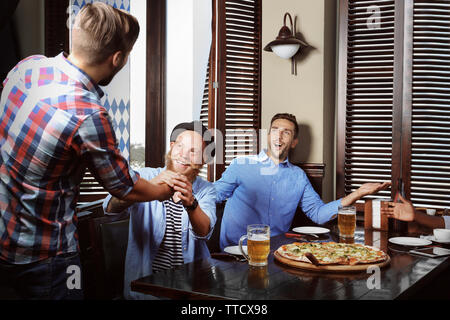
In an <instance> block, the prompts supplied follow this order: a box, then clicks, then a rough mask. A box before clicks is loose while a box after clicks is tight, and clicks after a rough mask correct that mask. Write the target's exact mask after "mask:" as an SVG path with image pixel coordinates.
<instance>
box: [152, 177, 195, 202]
mask: <svg viewBox="0 0 450 320" xmlns="http://www.w3.org/2000/svg"><path fill="white" fill-rule="evenodd" d="M151 182H152V183H154V184H156V185H157V186H159V187H161V188H162V189H163V192H162V195H161V197H160V198H159V199H158V200H160V201H162V200H167V199H170V197H173V199H174V201H175V202H178V201H179V200H181V202H182V203H183V206H185V207H187V206H191V205H192V204H193V203H194V195H193V194H192V183H191V182H190V181H189V180H188V178H186V176H184V175H182V174H180V173H177V172H174V171H171V170H164V171H162V172H161V173H160V174H159V175H157V176H156V177H154V178H153V179H152V180H151Z"/></svg>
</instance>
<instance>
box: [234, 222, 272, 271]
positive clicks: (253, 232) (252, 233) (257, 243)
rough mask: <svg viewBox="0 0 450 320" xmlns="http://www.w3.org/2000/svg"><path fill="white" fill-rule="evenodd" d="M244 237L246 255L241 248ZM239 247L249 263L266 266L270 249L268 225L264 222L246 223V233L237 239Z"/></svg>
mask: <svg viewBox="0 0 450 320" xmlns="http://www.w3.org/2000/svg"><path fill="white" fill-rule="evenodd" d="M245 239H247V252H248V255H247V254H246V253H245V252H244V249H243V248H242V243H243V242H244V240H245ZM239 248H240V249H241V253H242V255H243V256H244V257H245V259H247V260H248V263H249V265H251V266H266V265H267V257H268V256H269V251H270V227H269V226H268V225H265V224H251V225H248V226H247V234H246V235H243V236H242V237H241V238H240V239H239Z"/></svg>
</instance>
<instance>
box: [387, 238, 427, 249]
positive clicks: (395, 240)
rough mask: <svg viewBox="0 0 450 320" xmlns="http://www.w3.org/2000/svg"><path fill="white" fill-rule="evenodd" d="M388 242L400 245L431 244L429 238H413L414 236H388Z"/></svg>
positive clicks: (418, 245)
mask: <svg viewBox="0 0 450 320" xmlns="http://www.w3.org/2000/svg"><path fill="white" fill-rule="evenodd" d="M389 242H391V243H394V244H399V245H402V246H411V247H420V246H427V245H429V244H431V241H430V240H426V239H420V238H414V237H395V238H389Z"/></svg>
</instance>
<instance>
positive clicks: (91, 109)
mask: <svg viewBox="0 0 450 320" xmlns="http://www.w3.org/2000/svg"><path fill="white" fill-rule="evenodd" d="M110 30H113V31H110ZM138 34H139V24H138V22H137V20H136V19H135V18H134V17H133V16H131V15H129V14H128V13H126V12H124V11H121V10H117V9H114V8H113V7H111V6H108V5H105V4H103V3H99V2H97V3H94V4H87V5H86V6H85V7H83V9H82V10H81V11H80V13H79V15H78V16H77V19H76V21H75V27H74V29H73V32H72V53H71V54H70V55H69V56H68V57H65V55H64V54H63V53H61V54H60V55H58V56H56V57H54V58H46V57H44V56H32V57H29V58H27V59H25V60H23V61H21V62H20V63H19V64H18V65H17V66H16V67H15V68H14V69H13V70H11V71H10V73H9V74H8V76H7V78H6V79H5V81H4V82H3V87H4V88H3V91H2V95H1V104H0V298H2V294H3V297H5V296H6V298H8V297H11V296H10V295H9V294H10V293H11V294H12V295H16V296H18V297H20V298H44V299H67V298H82V297H83V293H82V289H81V290H76V289H73V290H70V289H69V288H68V286H67V284H66V282H67V277H68V276H70V273H69V274H68V273H67V268H68V267H69V266H73V265H77V266H80V260H79V256H78V241H77V229H76V224H77V218H76V215H75V205H76V202H77V198H78V194H79V184H80V182H81V180H82V178H83V175H84V173H85V170H86V167H88V168H89V169H90V171H91V172H92V173H93V174H94V175H95V177H96V178H97V180H98V181H99V182H100V183H101V184H102V185H103V187H104V188H105V189H106V190H107V191H108V192H110V193H111V194H113V195H114V196H115V197H118V198H119V199H123V200H127V201H151V200H155V199H157V200H164V199H168V198H169V197H170V196H171V195H172V194H173V189H172V188H171V187H169V186H168V184H167V183H168V182H169V184H171V185H172V186H173V185H176V184H180V183H181V185H182V182H180V181H178V180H176V179H177V175H176V174H175V173H173V174H172V173H171V172H169V173H166V174H165V176H164V177H156V178H154V179H153V180H152V181H147V180H144V179H141V178H140V177H139V175H137V174H136V173H135V172H133V170H132V169H131V168H130V167H129V165H128V163H127V161H126V160H125V159H124V158H123V156H122V155H121V154H120V151H119V150H118V148H117V141H116V137H115V135H114V130H113V128H112V125H111V120H110V118H109V116H108V113H107V110H105V108H103V107H102V106H101V104H100V99H101V97H102V96H103V92H102V90H101V89H100V87H99V85H107V84H108V83H109V82H110V81H111V80H112V79H113V77H114V76H115V74H116V73H117V72H118V71H119V70H120V69H121V68H122V67H123V66H124V65H125V63H126V62H127V59H128V55H129V53H130V51H131V49H132V47H133V45H134V43H135V41H136V39H137V37H138ZM8 290H9V291H8Z"/></svg>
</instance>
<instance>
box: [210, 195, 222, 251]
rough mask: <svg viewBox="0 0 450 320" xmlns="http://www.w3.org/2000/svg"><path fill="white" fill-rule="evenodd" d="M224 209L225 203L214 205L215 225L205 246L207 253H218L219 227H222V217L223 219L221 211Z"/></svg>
mask: <svg viewBox="0 0 450 320" xmlns="http://www.w3.org/2000/svg"><path fill="white" fill-rule="evenodd" d="M224 208H225V203H218V204H216V217H217V221H216V225H215V226H214V231H213V233H212V235H211V237H210V238H209V240H208V242H207V245H208V249H209V252H211V253H214V252H220V251H221V250H220V227H221V225H222V217H223V210H224Z"/></svg>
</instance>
